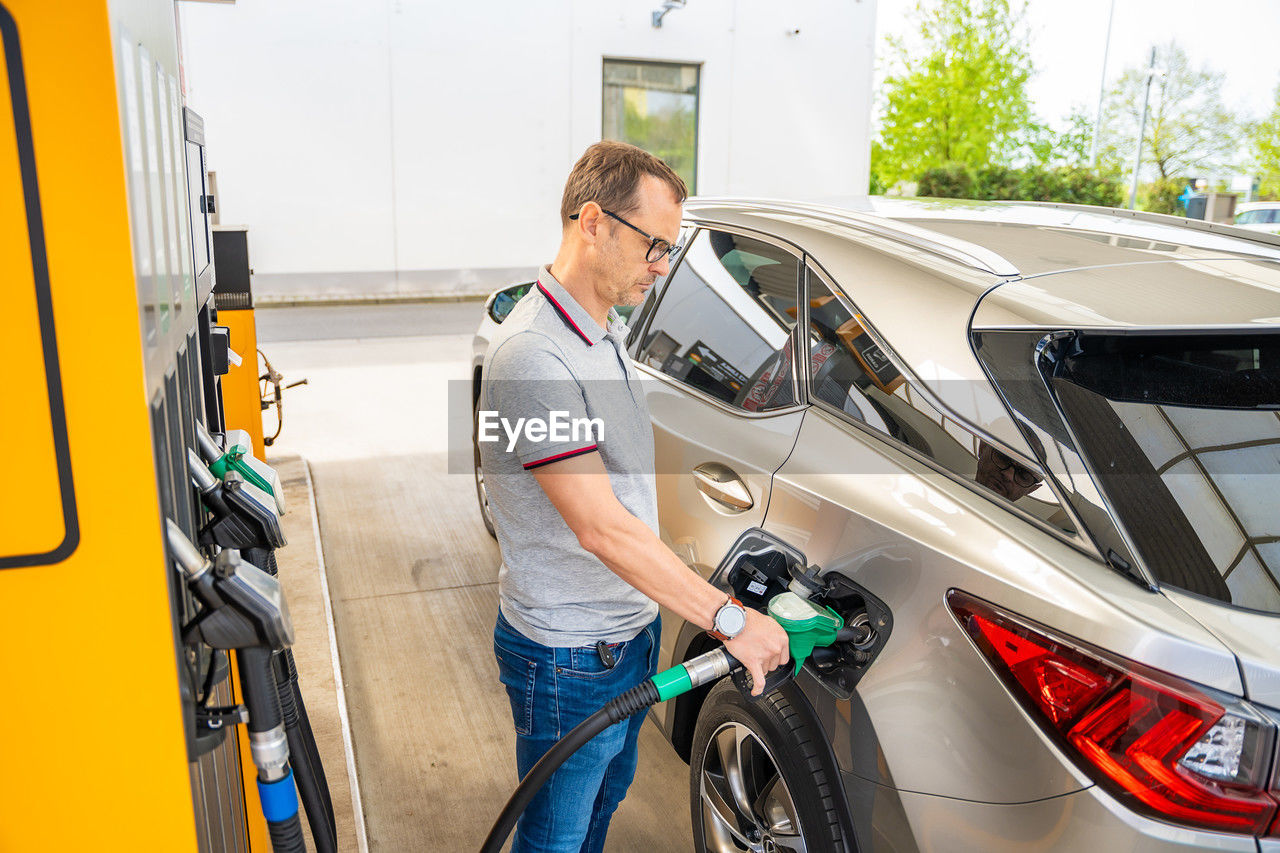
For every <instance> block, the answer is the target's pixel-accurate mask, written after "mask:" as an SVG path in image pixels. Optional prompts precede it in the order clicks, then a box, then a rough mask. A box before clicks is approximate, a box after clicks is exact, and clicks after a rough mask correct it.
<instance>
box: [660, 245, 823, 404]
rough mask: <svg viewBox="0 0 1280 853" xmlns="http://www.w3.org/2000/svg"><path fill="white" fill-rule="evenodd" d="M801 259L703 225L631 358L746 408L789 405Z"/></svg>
mask: <svg viewBox="0 0 1280 853" xmlns="http://www.w3.org/2000/svg"><path fill="white" fill-rule="evenodd" d="M799 274H800V264H799V261H798V259H797V258H796V256H795V255H793V254H791V253H790V252H789V251H787V250H786V249H784V248H782V247H781V246H777V245H774V244H772V243H768V242H765V241H763V240H757V239H755V238H752V237H745V236H742V235H740V234H733V233H730V232H728V231H720V230H714V229H703V230H701V231H699V232H698V233H697V235H696V236H695V237H694V238H693V242H692V243H691V244H690V245H689V248H688V250H686V252H685V255H684V259H683V260H682V262H681V264H680V266H679V267H678V268H677V269H676V270H675V272H673V273H672V274H671V278H670V281H668V282H667V285H666V287H665V288H664V289H663V291H662V293H661V295H660V296H661V298H660V301H659V302H658V304H657V306H656V307H655V308H654V309H653V320H652V321H651V322H650V324H649V327H648V329H647V330H646V331H645V334H644V340H643V341H642V343H641V346H640V348H639V350H638V352H637V354H636V360H637V361H640V362H641V363H643V364H647V365H648V366H650V367H652V368H655V369H657V370H661V371H662V372H663V373H665V374H667V375H668V376H672V377H674V378H676V379H678V380H680V381H681V382H683V383H685V384H687V385H690V386H692V387H693V388H697V389H698V390H700V391H702V392H703V393H705V394H708V395H710V396H712V397H714V398H716V399H718V400H721V401H723V402H725V403H727V404H729V405H731V406H734V407H736V408H739V409H742V410H743V411H748V412H766V411H771V410H774V409H781V408H785V407H788V406H792V405H795V403H796V400H797V399H798V398H799V395H798V394H797V392H796V385H795V377H794V375H793V374H794V369H793V367H792V361H793V359H792V355H791V350H792V347H791V330H792V329H793V328H794V327H795V324H796V313H797V310H796V296H797V293H798V291H799Z"/></svg>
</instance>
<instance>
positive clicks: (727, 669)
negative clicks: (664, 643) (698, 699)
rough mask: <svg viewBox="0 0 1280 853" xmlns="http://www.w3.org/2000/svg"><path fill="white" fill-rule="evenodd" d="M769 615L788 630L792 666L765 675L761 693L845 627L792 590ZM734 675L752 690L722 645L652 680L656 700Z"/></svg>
mask: <svg viewBox="0 0 1280 853" xmlns="http://www.w3.org/2000/svg"><path fill="white" fill-rule="evenodd" d="M767 612H768V614H769V615H770V616H771V617H772V618H773V620H774V621H775V622H777V623H778V624H779V625H781V626H782V629H783V630H784V631H786V632H787V640H788V647H789V651H790V652H791V660H792V661H793V663H794V665H793V666H791V667H787V666H781V667H779V668H778V669H776V670H774V671H773V672H771V673H768V674H767V675H766V676H765V684H764V692H766V693H767V692H768V691H770V690H773V689H775V688H776V687H777V686H779V685H780V684H782V683H783V682H785V681H788V680H790V679H791V678H794V677H795V676H797V675H799V674H800V669H801V667H803V666H804V662H805V661H806V660H808V659H809V655H811V654H813V650H814V649H815V648H819V647H826V646H829V645H831V644H832V643H834V642H835V641H836V639H837V637H838V635H839V633H840V629H841V628H843V627H844V619H842V618H841V617H840V614H839V613H836V612H835V611H834V610H832V609H831V608H830V607H825V606H822V605H819V604H815V603H813V602H812V601H809V600H808V599H806V598H801V597H800V596H799V595H796V594H795V593H794V592H782V593H779V594H778V595H775V596H774V597H773V598H772V599H771V600H770V601H769V606H768V609H767ZM730 674H732V675H734V680H735V683H737V684H738V687H739V688H742V689H743V690H744V692H748V693H749V691H750V689H751V686H752V685H751V677H750V675H748V674H747V672H746V670H744V669H743V668H742V665H741V664H739V663H738V661H737V660H736V659H735V658H734V657H733V655H731V654H729V652H728V651H726V650H725V649H724V647H720V648H718V649H713V650H711V651H709V652H707V653H705V654H701V655H698V656H697V657H695V658H691V659H690V660H687V661H685V662H684V663H682V664H677V665H676V666H673V667H671V668H670V669H667V670H663V671H662V672H660V673H658V674H657V675H655V676H654V677H653V678H652V679H650V680H651V681H652V682H653V686H654V687H656V688H657V691H658V699H657V701H659V702H665V701H666V700H668V699H672V698H674V697H676V696H679V695H680V694H682V693H687V692H688V691H690V690H692V689H693V688H695V687H700V686H702V685H703V684H709V683H710V682H712V681H716V680H718V679H721V678H724V677H725V676H726V675H730Z"/></svg>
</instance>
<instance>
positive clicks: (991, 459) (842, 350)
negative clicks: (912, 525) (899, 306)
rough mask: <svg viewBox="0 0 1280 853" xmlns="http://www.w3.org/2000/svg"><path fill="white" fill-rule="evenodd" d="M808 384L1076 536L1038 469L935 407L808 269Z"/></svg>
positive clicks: (840, 409) (817, 394)
mask: <svg viewBox="0 0 1280 853" xmlns="http://www.w3.org/2000/svg"><path fill="white" fill-rule="evenodd" d="M807 273H808V275H807V278H808V281H807V291H806V292H807V295H808V299H809V329H808V332H809V333H808V335H807V338H808V350H809V353H808V355H809V360H808V369H809V389H810V394H811V396H812V397H813V398H814V401H815V402H817V403H819V404H820V405H823V406H824V407H826V408H829V409H831V410H834V411H835V412H836V413H837V414H839V415H840V416H841V417H844V418H846V419H848V420H854V421H857V422H859V423H861V424H863V425H865V426H868V427H871V428H873V429H875V430H877V431H878V432H881V433H883V434H885V435H886V436H888V437H889V438H891V439H893V440H894V441H897V442H900V443H902V444H905V445H907V446H908V447H910V448H912V449H913V450H915V451H917V452H918V453H920V454H922V455H923V456H926V457H928V458H930V459H932V460H933V461H934V462H936V463H938V464H939V465H941V466H942V467H943V468H946V469H947V470H949V471H951V472H952V473H953V474H955V475H957V476H959V477H960V478H962V479H964V480H968V481H970V482H972V483H974V484H976V485H978V486H981V487H982V488H983V489H984V490H985V491H986V492H987V493H988V494H989V495H994V496H996V497H999V498H1002V499H1004V500H1007V501H1009V502H1011V503H1013V504H1014V505H1015V506H1017V507H1018V508H1019V509H1022V510H1024V511H1025V512H1027V513H1028V514H1030V515H1033V516H1035V517H1037V518H1039V519H1040V520H1042V521H1045V522H1046V523H1048V524H1050V525H1052V526H1054V527H1056V528H1057V529H1059V530H1061V531H1064V532H1069V533H1074V532H1075V527H1074V526H1073V525H1072V523H1071V520H1070V517H1069V516H1068V515H1067V513H1066V512H1065V511H1063V509H1062V506H1061V504H1059V503H1058V499H1057V496H1056V495H1055V494H1054V492H1053V490H1052V489H1051V488H1049V487H1048V486H1047V485H1045V483H1044V482H1043V479H1042V477H1041V474H1040V472H1038V471H1036V470H1034V469H1031V468H1027V467H1025V466H1023V465H1021V464H1020V463H1018V462H1017V461H1015V460H1014V459H1011V458H1010V457H1008V456H1006V455H1005V454H1004V453H1002V452H1001V451H1000V450H999V449H998V448H996V447H994V446H992V445H991V444H989V443H988V442H986V441H985V440H983V439H982V438H980V437H979V436H978V435H976V434H974V433H973V432H972V431H971V430H969V429H968V428H967V427H965V426H963V425H962V424H960V423H958V422H957V421H956V420H955V419H954V418H951V417H948V416H947V415H946V414H945V413H943V412H940V411H938V410H937V409H936V408H935V407H934V406H933V405H932V404H930V403H929V402H928V401H927V400H926V399H924V397H923V395H922V394H920V393H919V392H918V391H916V390H915V389H914V388H913V387H912V386H911V384H910V383H908V382H907V381H906V380H905V377H903V375H902V374H901V373H900V372H899V371H898V368H897V366H896V364H895V363H894V361H893V359H892V358H890V356H889V355H888V354H887V353H885V352H884V351H883V350H882V349H881V348H880V346H879V344H878V343H877V342H876V341H875V340H874V339H873V338H872V336H871V335H870V334H869V333H868V332H867V330H866V323H865V321H864V319H863V318H862V316H861V315H859V314H857V313H856V312H854V311H852V310H850V308H849V307H848V306H847V305H846V303H845V302H844V300H842V299H841V298H840V297H838V296H837V295H836V293H835V289H834V288H833V287H832V286H831V284H830V283H829V282H828V281H827V280H826V279H825V277H824V276H823V275H822V273H820V272H819V271H817V270H815V269H813V268H812V267H810V268H808V271H807Z"/></svg>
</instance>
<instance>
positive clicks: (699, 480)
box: [693, 462, 755, 512]
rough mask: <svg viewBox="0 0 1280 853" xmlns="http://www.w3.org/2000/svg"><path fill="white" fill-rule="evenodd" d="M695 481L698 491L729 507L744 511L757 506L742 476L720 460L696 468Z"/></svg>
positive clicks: (694, 472)
mask: <svg viewBox="0 0 1280 853" xmlns="http://www.w3.org/2000/svg"><path fill="white" fill-rule="evenodd" d="M693 482H694V484H695V485H697V487H698V491H700V492H702V493H703V494H704V495H706V496H707V497H709V498H711V499H712V500H713V501H715V502H716V503H718V504H723V505H724V506H726V507H728V508H729V509H732V510H735V511H737V512H742V511H743V510H747V509H751V507H753V506H755V501H753V500H752V499H751V492H750V491H748V490H747V484H746V483H744V482H742V478H741V477H739V476H738V475H737V474H735V473H734V472H733V469H731V468H727V467H725V466H724V465H721V464H719V463H718V462H704V463H703V464H701V465H699V466H698V467H697V468H694V469H693Z"/></svg>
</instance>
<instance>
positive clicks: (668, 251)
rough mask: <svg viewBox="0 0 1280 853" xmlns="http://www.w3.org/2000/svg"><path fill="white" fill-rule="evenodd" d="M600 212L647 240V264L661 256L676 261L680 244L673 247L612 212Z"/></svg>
mask: <svg viewBox="0 0 1280 853" xmlns="http://www.w3.org/2000/svg"><path fill="white" fill-rule="evenodd" d="M600 212H601V213H603V214H604V215H606V216H612V217H613V218H614V219H616V220H618V221H619V222H621V223H622V224H623V225H625V226H627V227H628V228H630V229H631V230H632V231H634V232H636V233H637V234H639V235H640V236H641V237H643V238H645V239H646V240H648V241H649V251H648V252H646V253H645V256H644V259H645V260H646V261H648V262H649V263H651V264H652V263H656V262H657V261H658V259H659V258H661V257H662V256H663V255H666V256H667V260H669V261H674V260H675V259H676V255H678V254H680V249H681V248H682V247H681V246H680V244H679V243H676V244H675V245H672V244H671V243H669V242H667V241H666V240H663V239H662V238H661V237H655V236H653V235H652V234H648V233H646V232H644V231H641V230H640V229H639V228H637V227H635V226H634V225H632V224H631V223H630V222H628V221H627V220H625V219H623V218H622V217H621V216H619V215H618V214H616V213H614V212H613V211H612V210H605V209H604V208H603V207H602V208H600ZM569 218H570V219H577V218H578V214H576V213H575V214H573V215H572V216H570V217H569Z"/></svg>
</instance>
